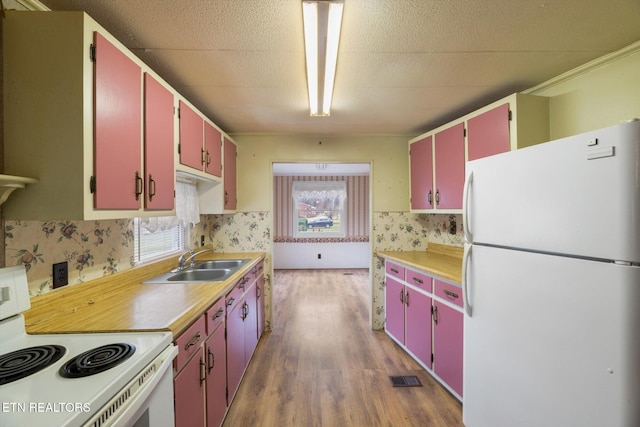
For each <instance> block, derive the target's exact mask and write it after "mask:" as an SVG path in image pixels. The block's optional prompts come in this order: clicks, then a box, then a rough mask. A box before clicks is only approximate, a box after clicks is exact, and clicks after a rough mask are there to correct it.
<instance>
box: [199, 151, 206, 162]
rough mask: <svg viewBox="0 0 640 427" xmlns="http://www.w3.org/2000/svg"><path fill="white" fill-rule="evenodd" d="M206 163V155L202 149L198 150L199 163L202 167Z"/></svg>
mask: <svg viewBox="0 0 640 427" xmlns="http://www.w3.org/2000/svg"><path fill="white" fill-rule="evenodd" d="M206 162H207V155H206V151H205V150H204V148H201V149H200V163H202V164H203V165H204V164H205V163H206Z"/></svg>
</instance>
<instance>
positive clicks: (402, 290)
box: [400, 289, 404, 304]
mask: <svg viewBox="0 0 640 427" xmlns="http://www.w3.org/2000/svg"><path fill="white" fill-rule="evenodd" d="M400 302H401V303H402V304H404V289H401V290H400Z"/></svg>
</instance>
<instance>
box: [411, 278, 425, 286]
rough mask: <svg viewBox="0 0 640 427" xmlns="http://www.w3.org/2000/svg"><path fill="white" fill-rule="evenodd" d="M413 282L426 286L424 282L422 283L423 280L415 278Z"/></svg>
mask: <svg viewBox="0 0 640 427" xmlns="http://www.w3.org/2000/svg"><path fill="white" fill-rule="evenodd" d="M413 281H414V282H416V283H419V284H421V285H422V284H424V282H423V281H422V279H418V278H417V277H414V278H413Z"/></svg>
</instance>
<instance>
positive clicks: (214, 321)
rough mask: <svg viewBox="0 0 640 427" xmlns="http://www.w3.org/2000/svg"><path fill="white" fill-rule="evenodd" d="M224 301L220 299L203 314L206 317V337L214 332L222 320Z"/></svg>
mask: <svg viewBox="0 0 640 427" xmlns="http://www.w3.org/2000/svg"><path fill="white" fill-rule="evenodd" d="M224 307H225V299H224V298H220V299H219V300H218V302H216V303H215V304H214V305H213V306H212V307H211V308H210V309H209V310H207V313H206V314H205V315H206V316H207V336H208V335H211V334H212V333H213V331H215V330H216V328H217V327H218V325H219V324H220V323H222V321H223V320H224V313H225V311H224Z"/></svg>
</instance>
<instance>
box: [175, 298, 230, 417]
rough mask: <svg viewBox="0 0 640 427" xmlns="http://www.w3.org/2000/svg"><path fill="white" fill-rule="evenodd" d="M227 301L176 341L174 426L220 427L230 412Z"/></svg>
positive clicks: (217, 303)
mask: <svg viewBox="0 0 640 427" xmlns="http://www.w3.org/2000/svg"><path fill="white" fill-rule="evenodd" d="M224 303H225V300H224V299H221V300H219V301H218V302H216V303H215V304H214V305H213V306H212V307H211V308H210V309H209V310H207V311H206V313H205V314H203V315H202V316H200V318H198V320H197V321H196V322H194V323H193V324H192V325H191V326H190V327H189V328H188V329H187V330H186V331H185V332H183V333H182V334H181V335H180V336H179V337H178V338H177V339H176V341H175V343H176V346H177V347H178V357H176V360H175V377H174V379H173V387H174V405H175V424H176V426H178V427H182V426H197V427H220V425H222V421H223V420H224V416H225V414H226V412H227V360H226V359H227V354H226V346H225V322H224V319H225V310H224V307H225V304H224Z"/></svg>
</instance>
